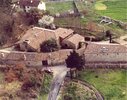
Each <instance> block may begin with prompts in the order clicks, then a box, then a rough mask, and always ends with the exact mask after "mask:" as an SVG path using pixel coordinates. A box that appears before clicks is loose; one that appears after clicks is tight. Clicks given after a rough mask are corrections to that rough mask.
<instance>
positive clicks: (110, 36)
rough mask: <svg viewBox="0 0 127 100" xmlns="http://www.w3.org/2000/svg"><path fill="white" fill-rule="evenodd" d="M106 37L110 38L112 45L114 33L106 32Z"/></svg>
mask: <svg viewBox="0 0 127 100" xmlns="http://www.w3.org/2000/svg"><path fill="white" fill-rule="evenodd" d="M106 37H109V43H112V33H111V31H110V30H107V31H106Z"/></svg>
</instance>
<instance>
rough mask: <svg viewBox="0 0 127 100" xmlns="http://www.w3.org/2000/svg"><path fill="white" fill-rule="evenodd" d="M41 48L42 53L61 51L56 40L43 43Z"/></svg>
mask: <svg viewBox="0 0 127 100" xmlns="http://www.w3.org/2000/svg"><path fill="white" fill-rule="evenodd" d="M40 48H41V52H53V51H56V50H58V49H59V47H58V45H57V42H56V40H55V39H50V40H47V41H45V42H43V43H42V44H41V46H40Z"/></svg>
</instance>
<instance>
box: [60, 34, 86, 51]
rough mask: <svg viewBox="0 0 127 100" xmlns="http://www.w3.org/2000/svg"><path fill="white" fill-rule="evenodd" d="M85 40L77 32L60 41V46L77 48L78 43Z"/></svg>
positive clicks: (78, 46)
mask: <svg viewBox="0 0 127 100" xmlns="http://www.w3.org/2000/svg"><path fill="white" fill-rule="evenodd" d="M83 42H85V39H84V37H83V36H81V35H79V34H74V35H72V36H70V37H68V38H66V39H64V40H63V41H62V46H64V47H65V48H71V49H78V48H80V43H83Z"/></svg>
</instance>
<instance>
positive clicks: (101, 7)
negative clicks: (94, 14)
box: [95, 2, 107, 10]
mask: <svg viewBox="0 0 127 100" xmlns="http://www.w3.org/2000/svg"><path fill="white" fill-rule="evenodd" d="M95 9H96V10H106V9H107V6H106V5H105V4H103V3H102V2H96V4H95Z"/></svg>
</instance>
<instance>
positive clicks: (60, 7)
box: [46, 1, 73, 14]
mask: <svg viewBox="0 0 127 100" xmlns="http://www.w3.org/2000/svg"><path fill="white" fill-rule="evenodd" d="M46 6H47V10H48V11H49V12H50V13H51V14H56V13H63V12H67V11H68V10H73V4H72V2H71V1H67V2H51V3H50V2H49V3H47V4H46Z"/></svg>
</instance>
